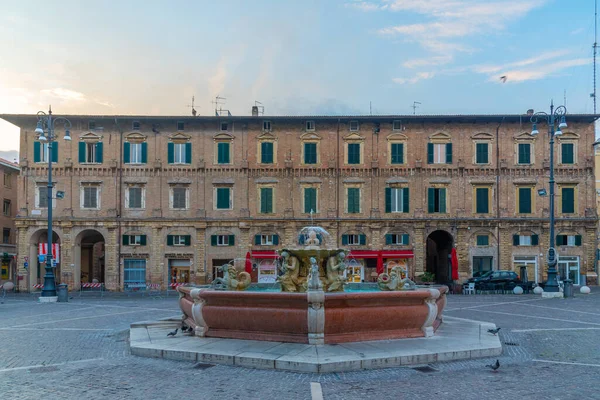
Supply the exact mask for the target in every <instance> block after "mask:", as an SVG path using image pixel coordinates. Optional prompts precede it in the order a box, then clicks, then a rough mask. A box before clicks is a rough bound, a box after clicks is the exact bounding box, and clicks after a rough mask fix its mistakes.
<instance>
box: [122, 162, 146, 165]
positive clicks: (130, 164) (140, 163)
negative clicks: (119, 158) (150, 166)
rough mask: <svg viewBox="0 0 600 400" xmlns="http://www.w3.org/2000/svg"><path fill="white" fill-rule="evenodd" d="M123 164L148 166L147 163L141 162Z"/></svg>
mask: <svg viewBox="0 0 600 400" xmlns="http://www.w3.org/2000/svg"><path fill="white" fill-rule="evenodd" d="M123 164H125V165H146V164H147V163H141V162H139V163H132V162H128V163H123Z"/></svg>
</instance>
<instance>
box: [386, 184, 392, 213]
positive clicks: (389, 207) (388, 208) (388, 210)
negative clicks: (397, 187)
mask: <svg viewBox="0 0 600 400" xmlns="http://www.w3.org/2000/svg"><path fill="white" fill-rule="evenodd" d="M385 212H386V213H391V212H392V188H390V187H386V188H385Z"/></svg>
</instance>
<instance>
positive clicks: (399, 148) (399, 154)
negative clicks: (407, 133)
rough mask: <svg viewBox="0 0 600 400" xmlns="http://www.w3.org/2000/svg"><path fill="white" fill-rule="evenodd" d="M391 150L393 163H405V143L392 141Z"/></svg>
mask: <svg viewBox="0 0 600 400" xmlns="http://www.w3.org/2000/svg"><path fill="white" fill-rule="evenodd" d="M390 152H391V154H390V156H391V158H390V161H391V163H392V164H404V143H392V144H391V148H390Z"/></svg>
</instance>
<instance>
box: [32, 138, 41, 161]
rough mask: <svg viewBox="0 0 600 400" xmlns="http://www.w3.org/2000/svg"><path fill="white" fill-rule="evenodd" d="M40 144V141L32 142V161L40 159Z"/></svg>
mask: <svg viewBox="0 0 600 400" xmlns="http://www.w3.org/2000/svg"><path fill="white" fill-rule="evenodd" d="M41 153H42V144H41V143H40V142H33V162H40V161H42V156H41Z"/></svg>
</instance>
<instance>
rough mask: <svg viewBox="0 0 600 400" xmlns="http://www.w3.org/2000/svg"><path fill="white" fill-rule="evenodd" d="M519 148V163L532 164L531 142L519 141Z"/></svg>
mask: <svg viewBox="0 0 600 400" xmlns="http://www.w3.org/2000/svg"><path fill="white" fill-rule="evenodd" d="M517 148H518V160H517V161H518V164H531V144H529V143H519V144H518V146H517Z"/></svg>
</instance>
